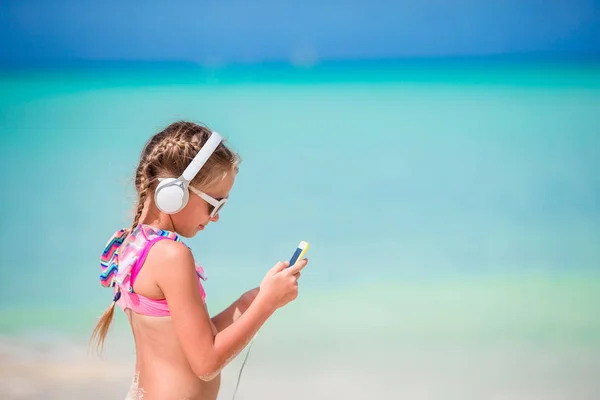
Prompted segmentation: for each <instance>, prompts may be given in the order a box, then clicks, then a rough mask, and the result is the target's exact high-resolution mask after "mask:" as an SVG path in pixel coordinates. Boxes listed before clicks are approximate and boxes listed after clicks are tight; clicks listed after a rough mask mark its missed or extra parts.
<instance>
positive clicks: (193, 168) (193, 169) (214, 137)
mask: <svg viewBox="0 0 600 400" xmlns="http://www.w3.org/2000/svg"><path fill="white" fill-rule="evenodd" d="M222 140H223V138H222V137H221V135H219V134H218V133H217V132H213V133H212V134H211V135H210V137H209V138H208V140H207V141H206V143H205V144H204V146H202V148H201V149H200V151H199V152H198V154H196V157H194V159H193V160H192V161H191V162H190V164H189V165H188V166H187V168H186V169H185V171H183V174H181V180H183V181H185V182H190V181H191V180H192V179H194V177H195V176H196V175H198V172H199V171H200V169H201V168H202V167H203V166H204V164H205V163H206V161H207V160H208V158H209V157H210V156H211V155H212V153H214V151H215V150H216V149H217V146H219V144H220V143H221V141H222Z"/></svg>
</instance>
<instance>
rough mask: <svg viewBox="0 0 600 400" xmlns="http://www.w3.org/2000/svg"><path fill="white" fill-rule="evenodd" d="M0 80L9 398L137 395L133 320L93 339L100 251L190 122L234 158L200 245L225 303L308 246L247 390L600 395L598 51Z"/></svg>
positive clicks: (1, 299)
mask: <svg viewBox="0 0 600 400" xmlns="http://www.w3.org/2000/svg"><path fill="white" fill-rule="evenodd" d="M0 91H1V93H2V96H0V168H1V170H2V171H3V175H4V178H3V184H2V194H3V195H2V196H1V197H0V208H1V209H2V210H3V214H2V215H3V218H2V226H1V227H0V235H1V241H0V272H1V273H2V290H0V398H7V399H55V398H56V399H58V398H61V399H67V398H69V399H70V398H88V399H96V398H97V399H105V398H111V399H112V398H115V399H119V398H124V396H125V392H126V389H127V387H128V385H129V381H130V379H131V374H132V368H133V357H134V349H133V347H132V340H131V335H130V333H129V331H128V327H127V322H126V320H125V318H124V317H123V315H121V314H118V317H117V318H116V319H115V323H114V325H113V327H112V331H111V334H110V335H109V338H108V340H107V344H106V346H107V349H106V355H105V356H104V358H99V357H98V356H96V355H95V354H93V353H92V354H88V353H87V348H86V345H87V339H88V337H89V334H90V332H91V329H92V328H93V326H94V324H95V321H96V318H97V317H98V316H99V315H100V314H101V313H102V311H103V310H104V309H105V308H106V307H107V306H108V305H109V303H110V300H111V295H110V293H109V292H108V291H107V290H106V289H103V288H102V287H101V286H100V285H99V282H98V275H99V273H100V266H99V256H100V253H101V251H102V249H103V247H104V245H105V243H106V241H107V240H108V239H109V237H110V236H111V235H112V233H113V232H114V231H116V230H117V229H119V228H121V227H126V226H129V224H130V221H131V215H132V211H133V208H134V192H133V189H132V187H133V186H132V178H133V171H134V168H135V165H136V162H137V159H138V156H139V153H140V151H141V149H142V146H143V145H144V143H145V141H146V140H147V139H148V138H149V137H150V136H151V135H152V134H153V133H155V132H157V131H158V130H160V129H162V128H163V127H164V126H166V125H167V124H169V123H171V122H173V121H175V120H178V119H187V120H192V121H195V122H202V123H205V124H208V125H209V126H210V127H211V128H212V129H214V130H217V131H218V132H220V133H221V134H222V135H223V136H225V137H226V138H227V140H228V141H229V143H230V144H231V145H232V146H233V147H234V148H235V149H236V150H238V151H239V152H240V153H241V156H242V159H243V162H242V164H241V170H240V174H239V176H238V179H237V182H236V185H235V186H234V189H233V191H232V193H231V198H230V201H229V203H228V204H227V206H226V208H225V209H224V210H223V212H222V214H221V219H220V221H219V222H218V223H217V224H213V225H211V226H210V227H209V228H208V229H207V230H205V231H204V232H201V233H200V234H199V235H198V236H197V237H195V238H193V239H189V240H188V241H187V242H188V244H189V245H190V246H191V247H192V249H193V250H194V254H195V256H196V258H197V259H198V261H199V262H200V263H201V264H203V265H204V266H205V268H206V269H207V273H208V276H209V280H208V282H207V285H206V289H207V292H208V299H207V300H208V304H209V308H210V309H211V311H212V312H218V311H219V310H220V309H221V308H223V307H225V306H226V305H228V304H229V303H230V302H232V301H233V300H235V298H236V297H237V296H238V295H239V294H241V293H242V292H243V291H245V290H247V289H250V288H252V287H254V286H257V285H258V284H260V281H261V280H262V277H263V276H264V274H265V273H266V271H267V270H268V269H269V268H270V267H271V266H272V265H273V264H274V263H275V262H276V261H278V260H280V259H287V258H289V256H290V255H291V254H292V252H293V250H294V249H295V246H296V245H297V243H298V242H299V241H300V240H306V241H309V242H310V243H311V248H310V251H309V253H308V254H307V255H308V257H309V259H310V264H309V266H308V267H307V268H306V269H305V272H304V273H303V275H302V281H301V294H300V297H299V298H298V300H297V301H296V302H294V303H293V304H291V305H289V306H288V307H286V308H284V309H282V310H280V311H279V312H278V313H277V314H276V315H275V316H274V317H273V318H272V319H271V320H270V321H269V322H268V323H267V324H266V325H265V326H264V328H263V330H262V331H261V332H260V333H259V335H258V337H257V341H256V343H255V344H254V347H253V349H252V352H251V354H250V357H249V359H248V362H247V364H246V366H245V369H244V374H243V376H242V383H241V385H240V392H239V393H238V397H237V398H238V399H267V400H268V399H289V400H295V399H350V400H354V399H364V398H366V396H371V397H373V398H378V399H380V398H381V399H400V398H402V399H411V400H412V399H416V400H421V399H427V400H429V399H431V400H434V399H435V400H437V399H440V400H454V399H457V400H458V399H461V400H467V399H493V400H508V399H511V400H512V399H519V400H520V399H528V400H534V399H552V400H554V399H565V400H566V399H568V400H578V399H586V400H587V399H590V400H591V399H597V398H599V396H600V382H599V381H598V376H599V375H600V313H599V312H598V306H599V305H600V63H594V62H587V61H586V62H572V61H570V62H560V61H532V60H528V61H518V60H484V61H482V60H418V61H416V60H412V61H385V62H383V61H382V62H339V63H329V64H320V65H316V66H312V67H302V68H300V67H293V66H288V65H278V64H272V65H262V66H235V67H233V66H231V67H230V66H222V67H219V68H216V67H215V68H208V67H200V66H193V65H163V64H151V65H149V64H126V65H124V64H111V65H109V64H106V65H100V66H89V65H88V66H80V67H77V68H75V67H71V68H58V67H56V68H51V69H45V70H3V71H0ZM243 355H244V353H242V355H241V356H240V357H238V359H236V360H234V362H233V363H232V364H231V365H230V366H229V367H227V369H226V370H225V372H224V378H223V390H222V395H221V398H222V399H229V398H231V394H232V391H233V386H234V384H235V380H236V378H237V374H238V371H239V367H240V365H241V361H242V359H243Z"/></svg>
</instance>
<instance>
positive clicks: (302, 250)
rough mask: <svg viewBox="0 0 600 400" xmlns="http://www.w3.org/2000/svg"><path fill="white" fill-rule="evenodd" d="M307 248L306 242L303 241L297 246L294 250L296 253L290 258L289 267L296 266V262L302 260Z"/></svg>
mask: <svg viewBox="0 0 600 400" xmlns="http://www.w3.org/2000/svg"><path fill="white" fill-rule="evenodd" d="M308 246H309V244H308V242H305V241H304V240H303V241H301V242H300V243H299V244H298V247H297V248H296V251H294V254H293V255H292V258H290V265H289V266H290V267H291V266H292V265H294V264H296V262H297V261H298V260H301V259H302V258H304V255H305V254H306V252H307V251H308Z"/></svg>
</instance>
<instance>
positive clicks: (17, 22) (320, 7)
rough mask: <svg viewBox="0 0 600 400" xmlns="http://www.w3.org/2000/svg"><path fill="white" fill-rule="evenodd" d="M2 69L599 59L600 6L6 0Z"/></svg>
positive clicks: (472, 1)
mask: <svg viewBox="0 0 600 400" xmlns="http://www.w3.org/2000/svg"><path fill="white" fill-rule="evenodd" d="M0 40H1V42H0V62H1V63H2V64H5V65H6V64H21V63H24V64H44V63H54V62H63V63H64V62H66V63H68V62H72V61H75V60H176V61H192V62H201V63H205V62H253V61H264V60H292V61H298V62H304V61H309V62H310V61H312V60H325V59H348V58H350V59H357V58H358V59H365V58H396V57H412V56H419V57H422V56H463V55H468V56H472V55H494V54H514V53H555V54H586V55H589V54H593V55H600V1H587V0H570V1H569V0H546V1H542V0H503V1H501V0H480V1H476V0H420V1H404V0H397V1H392V0H388V1H374V0H371V1H364V0H346V1H327V0H320V1H315V0H303V1H298V0H296V1H290V0H287V1H286V0H279V1H275V0H253V1H234V0H220V1H212V0H211V1H201V0H196V1H173V2H167V1H153V0H146V1H140V0H128V1H122V0H120V1H117V0H105V1H101V2H100V1H88V0H80V1H74V0H2V1H1V2H0Z"/></svg>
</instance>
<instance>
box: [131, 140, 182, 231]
mask: <svg viewBox="0 0 600 400" xmlns="http://www.w3.org/2000/svg"><path fill="white" fill-rule="evenodd" d="M174 145H175V143H174V140H173V138H166V139H164V140H163V141H162V142H159V143H158V144H156V145H155V146H154V147H153V148H152V150H151V151H150V153H149V154H148V155H147V156H146V157H145V158H144V160H143V161H142V162H141V163H140V168H139V169H138V173H137V174H136V186H137V191H138V203H137V209H136V213H135V216H134V218H133V223H132V224H131V228H130V232H131V231H133V230H134V229H135V228H136V226H137V225H138V224H139V222H140V218H141V216H142V212H143V211H144V205H145V203H146V199H147V198H148V194H149V193H150V189H151V188H152V184H153V183H154V180H155V179H156V177H153V176H152V172H153V170H155V169H156V165H155V164H157V163H158V161H159V160H160V159H161V158H163V157H164V155H165V153H166V152H168V151H169V150H171V149H172V148H173V146H174Z"/></svg>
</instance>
